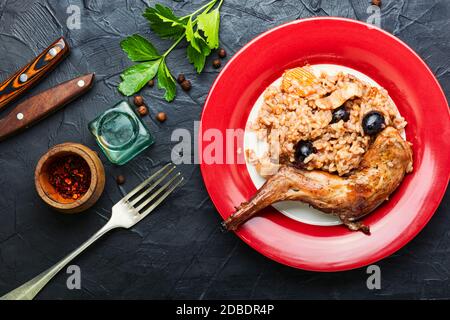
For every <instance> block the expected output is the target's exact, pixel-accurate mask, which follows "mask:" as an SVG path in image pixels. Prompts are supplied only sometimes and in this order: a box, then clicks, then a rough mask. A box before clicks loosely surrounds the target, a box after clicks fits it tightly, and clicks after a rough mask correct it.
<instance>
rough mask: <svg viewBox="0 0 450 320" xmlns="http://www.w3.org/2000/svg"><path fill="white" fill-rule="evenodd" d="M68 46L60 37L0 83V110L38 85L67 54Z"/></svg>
mask: <svg viewBox="0 0 450 320" xmlns="http://www.w3.org/2000/svg"><path fill="white" fill-rule="evenodd" d="M69 51H70V49H69V45H68V44H67V42H66V40H65V39H64V38H63V37H61V38H59V39H58V40H56V41H55V42H53V43H52V44H51V45H50V46H49V47H48V48H47V49H45V50H44V51H43V52H41V53H40V54H39V55H38V56H37V57H36V58H34V60H33V61H31V62H29V63H28V64H27V65H26V66H24V67H23V68H21V69H20V70H18V71H17V72H16V73H14V74H13V75H12V76H11V77H9V78H8V79H6V80H5V81H3V82H2V83H0V110H2V109H3V108H4V107H5V106H6V105H7V104H8V103H10V102H11V101H13V100H14V99H16V98H17V97H18V96H19V95H20V94H21V93H23V92H24V91H26V90H28V89H30V88H31V87H32V86H34V85H35V84H36V83H38V82H39V81H40V80H41V79H42V78H43V77H44V76H45V75H47V74H48V73H49V72H50V71H51V70H52V69H53V68H55V67H56V65H57V64H58V63H60V62H61V61H62V60H64V58H65V57H66V56H67V55H68V54H69Z"/></svg>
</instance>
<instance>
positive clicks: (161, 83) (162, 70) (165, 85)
mask: <svg viewBox="0 0 450 320" xmlns="http://www.w3.org/2000/svg"><path fill="white" fill-rule="evenodd" d="M158 88H160V89H165V90H166V93H165V94H164V98H165V99H166V100H167V101H169V102H170V101H172V100H173V99H174V98H175V94H176V90H177V88H176V86H175V79H174V78H173V77H172V75H171V74H170V71H169V69H168V68H167V65H166V63H165V61H164V60H162V61H161V63H160V64H159V68H158Z"/></svg>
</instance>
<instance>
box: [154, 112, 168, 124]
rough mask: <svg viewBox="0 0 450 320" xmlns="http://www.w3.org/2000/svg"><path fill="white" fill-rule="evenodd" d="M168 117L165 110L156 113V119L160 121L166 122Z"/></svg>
mask: <svg viewBox="0 0 450 320" xmlns="http://www.w3.org/2000/svg"><path fill="white" fill-rule="evenodd" d="M166 119H167V115H166V113H165V112H158V114H157V115H156V120H158V121H159V122H164V121H166Z"/></svg>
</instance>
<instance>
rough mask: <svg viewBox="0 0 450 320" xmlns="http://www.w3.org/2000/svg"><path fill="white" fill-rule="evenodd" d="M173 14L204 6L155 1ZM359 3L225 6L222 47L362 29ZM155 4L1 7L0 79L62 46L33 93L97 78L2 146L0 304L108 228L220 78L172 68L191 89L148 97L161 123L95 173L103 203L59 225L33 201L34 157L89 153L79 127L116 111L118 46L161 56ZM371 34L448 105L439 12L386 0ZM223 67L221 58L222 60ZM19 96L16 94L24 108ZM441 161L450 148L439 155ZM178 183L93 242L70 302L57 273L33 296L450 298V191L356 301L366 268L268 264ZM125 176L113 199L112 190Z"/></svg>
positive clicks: (205, 201) (414, 1) (190, 186)
mask: <svg viewBox="0 0 450 320" xmlns="http://www.w3.org/2000/svg"><path fill="white" fill-rule="evenodd" d="M160 2H163V3H166V4H169V5H171V6H173V7H174V8H175V11H176V12H177V13H179V14H180V15H184V14H187V13H189V12H191V11H193V9H194V8H198V7H199V4H201V1H197V0H196V1H184V2H183V1H181V2H175V1H170V0H165V1H163V0H161V1H160ZM368 2H369V0H334V1H320V0H297V1H296V0H289V1H288V0H286V1H281V0H280V1H277V0H265V1H257V0H253V1H240V0H225V3H224V5H223V8H222V10H221V11H222V25H221V34H220V38H221V45H222V46H223V47H225V48H226V49H227V51H228V57H229V56H232V55H233V54H234V53H235V52H236V51H237V50H239V49H240V48H241V47H242V46H243V45H244V44H245V43H247V42H248V41H249V40H251V39H252V38H253V37H254V36H256V35H258V34H259V33H261V32H263V31H265V30H268V29H270V28H272V27H274V26H277V25H279V24H281V23H283V22H287V21H291V20H294V19H298V18H304V17H310V16H321V15H330V16H342V17H348V18H354V19H358V20H362V21H365V20H366V19H367V17H368V14H367V13H366V10H367V8H368V5H369V4H368ZM153 3H154V1H138V0H129V1H106V0H104V1H102V0H84V1H76V0H71V1H56V0H48V1H43V0H42V1H23V0H0V53H1V59H0V80H3V79H5V78H6V77H7V76H8V75H9V74H11V73H12V72H14V71H15V70H16V69H17V68H18V67H20V66H22V65H24V64H25V63H26V62H28V61H29V60H30V59H31V58H32V57H34V56H35V55H36V54H37V53H39V52H40V51H41V50H42V49H44V48H45V47H46V46H47V45H48V44H49V43H51V42H52V41H53V40H54V39H56V38H57V37H59V36H61V35H64V36H65V37H66V38H67V39H68V41H69V43H70V45H71V47H72V53H71V55H70V57H69V58H68V59H67V60H66V61H64V62H63V63H62V64H61V65H59V67H58V68H57V69H56V70H55V71H54V72H53V73H52V74H51V75H50V76H49V77H48V78H47V79H46V80H45V81H44V82H42V83H41V84H39V85H38V86H37V87H35V88H34V89H33V90H32V93H37V92H39V91H42V90H43V89H46V88H49V87H51V86H54V85H56V84H57V83H59V82H62V81H65V80H68V79H70V78H72V77H75V76H77V75H81V74H84V73H88V72H95V73H96V75H97V79H96V83H95V86H94V88H93V89H92V91H91V92H90V93H88V94H87V95H85V96H83V97H82V98H80V99H79V100H77V101H75V102H74V103H72V104H70V105H69V106H68V107H66V108H65V109H64V110H63V111H60V112H58V113H57V114H55V115H53V116H52V117H51V118H49V119H47V120H45V122H42V123H40V124H38V125H37V126H36V127H34V128H32V129H31V130H28V131H26V132H24V133H23V134H21V135H19V136H16V137H14V138H12V139H9V140H7V141H5V142H2V143H1V144H0V295H1V294H2V293H5V292H7V291H9V290H11V289H13V288H15V287H16V286H18V285H20V284H22V283H23V282H24V281H26V280H29V279H30V278H31V277H33V276H35V275H36V274H37V273H39V272H41V271H43V270H44V269H46V268H47V267H49V266H50V265H52V264H53V263H55V262H56V261H57V260H59V259H60V258H62V257H63V256H64V255H65V254H66V253H68V252H69V251H71V250H72V249H74V248H75V247H77V246H78V245H79V244H80V243H81V242H82V241H84V240H85V239H87V238H88V237H89V236H90V235H91V234H93V233H94V232H95V231H96V230H97V229H99V228H100V227H101V226H102V225H103V224H104V223H105V221H106V220H107V218H108V216H109V214H110V213H109V212H110V208H111V206H112V205H113V204H114V203H115V202H116V201H117V200H119V199H120V198H121V196H122V195H123V194H124V192H126V191H127V190H130V189H131V188H132V186H134V185H135V184H137V182H138V181H141V180H142V179H144V177H146V176H147V175H148V174H149V173H150V172H152V171H153V170H154V168H156V167H158V166H160V165H161V164H162V163H165V162H166V161H168V159H170V150H171V147H172V145H173V143H172V142H171V141H170V133H171V131H172V130H173V129H174V128H177V127H182V128H187V129H189V130H190V131H192V130H193V121H194V120H198V119H199V117H200V112H201V110H202V104H203V102H204V99H205V97H206V95H207V92H208V90H209V87H210V86H211V84H212V82H213V80H214V78H215V77H216V75H217V73H218V72H219V71H217V70H215V69H213V68H212V67H211V59H209V61H208V62H207V65H208V66H207V68H206V70H205V71H204V72H203V73H202V74H201V75H200V76H199V75H197V74H195V73H194V71H193V68H192V66H191V65H189V64H188V63H187V60H186V59H185V50H184V48H180V49H178V50H175V51H174V52H173V54H171V55H170V56H169V59H168V64H169V66H170V69H171V70H172V72H173V73H174V74H178V73H179V72H184V73H185V74H186V75H187V77H188V78H190V79H191V81H192V83H193V89H192V91H191V92H189V94H186V93H184V92H182V91H181V90H178V96H177V98H176V100H175V101H174V102H173V103H171V104H168V103H166V102H165V101H164V100H163V99H162V91H160V90H156V89H155V88H153V89H149V88H147V89H145V90H143V91H142V94H143V96H144V97H145V99H146V101H147V102H148V104H149V106H150V108H151V112H152V115H154V114H155V112H156V111H160V110H164V111H165V112H166V113H167V115H168V120H167V121H166V122H165V123H164V124H159V123H157V122H156V121H154V120H153V117H147V118H146V119H145V121H146V122H147V123H148V125H149V127H150V128H151V130H152V131H153V133H154V135H155V136H156V140H157V142H156V144H155V145H154V146H153V147H152V148H151V149H149V150H147V151H146V152H145V153H144V154H143V155H141V156H139V157H138V158H136V159H135V160H133V161H132V162H131V163H129V164H128V165H126V166H123V167H114V166H112V165H110V164H108V162H107V161H106V159H105V158H104V157H103V158H102V160H104V163H105V169H106V174H107V186H106V189H105V192H104V194H103V196H102V198H101V199H100V201H99V202H98V203H97V204H96V205H95V207H93V208H92V209H91V210H89V211H88V212H86V213H85V214H80V215H73V216H64V215H61V214H58V213H55V212H53V211H51V210H50V209H48V208H46V207H45V205H44V204H43V203H42V202H41V201H40V200H39V199H38V197H37V195H36V192H35V190H34V185H33V173H34V168H35V165H36V163H37V161H38V159H39V157H40V156H41V155H42V154H43V153H44V152H45V151H46V150H47V149H48V147H51V146H53V145H55V144H58V143H62V142H66V141H76V142H81V143H83V144H86V145H88V146H90V147H92V148H93V149H94V150H98V148H97V147H96V145H95V142H94V140H93V138H92V137H91V135H90V133H89V131H88V129H87V123H88V122H89V121H90V120H91V119H93V118H94V117H95V116H96V115H98V114H99V113H101V112H102V111H103V110H105V109H106V108H108V107H109V106H111V105H113V104H114V103H115V102H116V101H117V100H119V99H121V96H120V94H119V93H118V92H117V90H116V86H117V84H118V80H119V78H118V75H119V74H120V72H121V70H123V69H124V67H126V66H127V65H129V61H128V60H127V58H126V57H125V56H124V54H123V53H122V52H121V50H120V48H119V41H120V40H121V39H122V38H123V37H125V36H126V35H130V34H133V33H135V32H139V33H141V34H143V35H145V36H146V37H148V38H150V39H151V40H152V41H153V42H154V43H155V44H156V46H157V47H158V48H161V49H162V48H166V47H168V46H169V43H168V42H164V41H160V40H159V39H158V38H157V37H156V36H155V35H153V34H152V33H151V31H150V30H149V28H148V26H147V24H146V21H145V20H144V18H142V17H141V13H142V11H143V8H144V7H145V6H146V4H153ZM69 4H76V5H79V6H80V7H81V10H82V12H81V14H82V16H81V23H82V25H81V30H68V29H67V27H66V19H67V16H68V15H67V14H66V9H67V6H68V5H69ZM381 22H382V28H384V29H385V30H387V31H389V32H391V33H393V34H394V35H396V36H398V37H399V38H401V39H402V40H404V41H405V42H406V43H408V44H409V45H410V46H411V47H412V48H413V49H415V50H416V51H417V52H418V53H419V54H420V55H421V56H422V58H423V59H424V60H425V61H426V62H427V63H428V65H429V66H430V67H431V69H432V70H433V71H434V73H435V74H436V75H437V78H438V79H439V81H440V83H441V85H442V86H443V88H444V90H445V91H446V94H447V97H448V96H449V94H450V72H449V62H450V59H449V52H450V33H449V32H448V30H449V29H450V1H448V0H383V7H382V20H381ZM227 60H228V58H227ZM29 95H30V94H28V95H27V96H29ZM443 152H448V150H443ZM182 170H183V172H184V175H185V176H186V177H187V178H188V182H187V183H186V185H185V186H184V187H183V188H182V190H179V192H178V193H177V195H176V197H171V198H170V200H168V201H166V202H165V203H164V205H162V206H161V207H160V209H159V210H158V212H156V213H155V214H154V215H153V216H152V217H150V218H147V219H146V220H145V221H144V222H142V223H140V224H139V225H138V226H136V227H135V228H133V229H131V230H129V231H126V230H117V231H115V232H113V233H112V234H110V235H108V236H106V237H105V238H104V239H102V240H100V241H99V242H98V243H96V244H95V245H94V246H92V247H91V248H90V249H89V250H88V251H87V252H85V253H84V254H83V255H82V256H81V257H80V258H78V259H77V260H76V261H75V263H76V264H78V265H79V266H80V267H81V270H82V290H73V291H69V290H67V288H66V285H65V282H66V277H67V275H65V274H64V273H61V274H59V275H58V276H57V277H56V278H55V279H54V281H52V282H51V283H50V284H49V285H48V287H46V288H45V289H44V290H43V291H42V293H41V294H40V295H39V296H38V297H39V298H46V299H61V298H65V299H69V298H74V299H78V298H190V299H208V298H263V299H264V298H270V299H275V298H286V299H295V298H326V299H330V298H331V299H340V298H360V299H361V298H406V297H409V298H450V231H449V230H450V218H449V215H448V213H449V211H450V209H449V196H450V194H449V192H447V194H446V197H445V199H444V201H443V203H442V204H441V206H440V208H439V210H438V211H437V212H436V214H435V216H434V217H433V219H432V220H431V222H430V223H429V224H428V225H427V227H426V228H425V229H424V231H422V232H421V233H420V234H419V236H418V237H417V238H416V239H414V240H413V241H412V242H411V243H410V244H408V245H407V246H406V247H405V248H403V249H402V250H400V251H399V252H397V253H396V254H394V255H392V256H391V257H389V258H387V259H384V260H383V261H382V262H380V263H379V266H380V267H381V270H382V289H381V290H378V291H369V290H367V289H366V284H365V283H366V278H367V275H366V273H365V269H358V270H353V271H349V272H342V273H329V274H325V273H313V272H306V271H301V270H295V269H291V268H288V267H285V266H283V265H279V264H277V263H275V262H272V261H270V260H268V259H266V258H265V257H263V256H261V255H260V254H259V253H257V252H255V251H253V250H251V249H250V248H249V247H248V246H247V245H245V244H244V243H243V242H242V241H240V240H239V239H238V238H237V237H236V236H235V235H234V234H232V233H229V234H221V233H220V232H219V229H218V224H219V221H220V219H219V215H218V214H217V212H216V211H215V209H214V207H213V205H212V203H211V201H210V200H209V197H208V195H207V192H206V191H205V187H204V185H203V182H202V179H201V175H200V170H199V167H198V166H193V165H192V166H185V167H183V168H182ZM119 173H121V174H124V175H125V176H126V177H127V182H126V184H125V185H124V186H123V188H121V187H118V186H117V185H116V183H115V181H114V177H115V176H116V175H117V174H119Z"/></svg>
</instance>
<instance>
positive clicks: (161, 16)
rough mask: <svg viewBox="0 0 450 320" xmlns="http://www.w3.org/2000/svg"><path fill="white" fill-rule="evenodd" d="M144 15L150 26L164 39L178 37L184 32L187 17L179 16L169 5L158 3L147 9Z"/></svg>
mask: <svg viewBox="0 0 450 320" xmlns="http://www.w3.org/2000/svg"><path fill="white" fill-rule="evenodd" d="M143 16H144V17H145V18H146V19H147V20H148V22H149V24H150V28H151V29H152V30H153V31H154V32H155V33H156V34H158V35H159V36H160V37H161V38H163V39H176V38H179V37H181V36H182V35H183V34H184V28H185V26H186V23H187V19H182V18H179V17H177V16H176V15H175V14H174V13H173V11H172V9H170V8H168V7H165V6H162V5H160V4H157V5H156V6H155V7H154V8H147V9H145V11H144V14H143Z"/></svg>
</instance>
